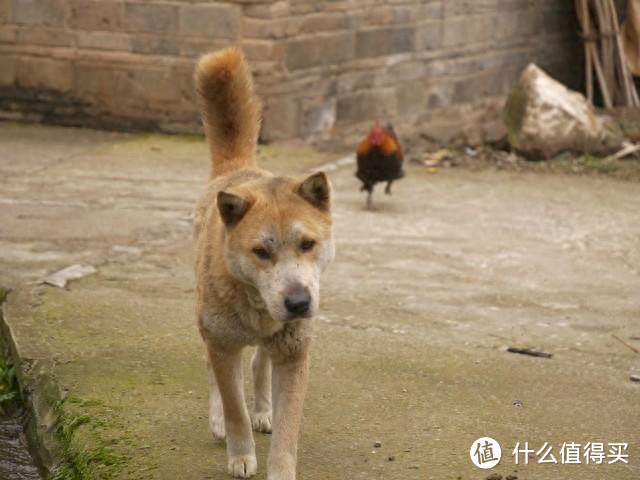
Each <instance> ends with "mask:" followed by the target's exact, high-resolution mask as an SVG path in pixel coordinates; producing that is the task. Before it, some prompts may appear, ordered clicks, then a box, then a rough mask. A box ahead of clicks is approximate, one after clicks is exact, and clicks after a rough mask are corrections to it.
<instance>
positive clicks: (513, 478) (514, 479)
mask: <svg viewBox="0 0 640 480" xmlns="http://www.w3.org/2000/svg"><path fill="white" fill-rule="evenodd" d="M506 480H518V476H517V475H509V476H507V478H506Z"/></svg>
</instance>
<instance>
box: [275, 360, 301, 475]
mask: <svg viewBox="0 0 640 480" xmlns="http://www.w3.org/2000/svg"><path fill="white" fill-rule="evenodd" d="M272 362H273V408H274V411H273V436H272V439H271V449H270V450H269V461H268V469H267V479H268V480H295V478H296V459H297V453H298V432H299V431H300V422H301V420H302V406H303V403H304V395H305V392H306V389H307V377H308V370H309V366H308V352H307V349H306V348H305V349H304V350H303V351H302V352H298V353H296V354H295V355H294V356H290V357H285V358H277V357H275V358H272Z"/></svg>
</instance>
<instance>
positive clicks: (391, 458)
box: [387, 455, 396, 462]
mask: <svg viewBox="0 0 640 480" xmlns="http://www.w3.org/2000/svg"><path fill="white" fill-rule="evenodd" d="M395 459H396V457H395V456H393V455H390V456H389V457H388V458H387V460H389V461H390V462H393V461H394V460H395Z"/></svg>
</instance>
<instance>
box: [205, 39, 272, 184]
mask: <svg viewBox="0 0 640 480" xmlns="http://www.w3.org/2000/svg"><path fill="white" fill-rule="evenodd" d="M195 81H196V90H197V92H198V96H199V98H200V109H201V112H202V120H203V123H204V127H205V132H206V135H207V140H208V142H209V151H210V153H211V163H212V168H211V178H214V177H217V176H219V175H224V174H227V173H229V172H232V171H234V170H238V169H240V168H244V167H252V166H255V149H256V144H257V140H258V132H259V128H260V110H261V104H260V101H259V100H258V98H257V97H256V95H255V93H254V91H253V80H252V77H251V71H250V70H249V66H248V65H247V62H246V60H245V58H244V55H243V54H242V52H241V51H240V50H239V49H237V48H227V49H224V50H221V51H219V52H213V53H210V54H208V55H205V56H203V57H202V58H201V59H200V61H199V62H198V66H197V67H196V73H195Z"/></svg>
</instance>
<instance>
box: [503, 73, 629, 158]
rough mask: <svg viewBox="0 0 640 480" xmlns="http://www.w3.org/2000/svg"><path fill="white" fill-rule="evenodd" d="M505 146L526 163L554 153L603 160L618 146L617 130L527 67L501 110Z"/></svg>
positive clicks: (569, 92) (580, 99) (579, 99)
mask: <svg viewBox="0 0 640 480" xmlns="http://www.w3.org/2000/svg"><path fill="white" fill-rule="evenodd" d="M504 120H505V124H506V126H507V132H508V139H509V143H510V144H511V146H512V147H513V148H515V149H516V150H518V151H519V152H520V153H522V154H523V155H525V156H526V157H528V158H532V159H535V158H550V157H553V156H554V155H557V154H558V153H561V152H564V151H569V152H574V153H593V154H608V153H611V152H613V151H615V150H617V149H618V148H620V146H621V145H622V141H623V135H622V132H621V130H620V127H619V126H618V125H617V124H616V123H615V122H614V121H613V120H612V119H611V118H609V117H607V116H605V115H598V114H597V113H596V112H595V110H594V109H593V107H592V106H591V105H590V104H589V102H588V101H587V99H586V98H585V97H584V96H583V95H581V94H580V93H578V92H574V91H572V90H569V89H568V88H567V87H565V86H564V85H562V84H561V83H559V82H557V81H555V80H554V79H553V78H551V77H550V76H549V75H547V74H546V73H545V72H544V71H542V70H541V69H540V68H538V67H537V66H536V65H534V64H529V65H528V66H527V68H525V70H524V72H523V73H522V75H521V76H520V79H519V80H518V82H516V84H515V85H514V87H513V89H512V91H511V93H510V95H509V97H508V99H507V102H506V104H505V107H504Z"/></svg>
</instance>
